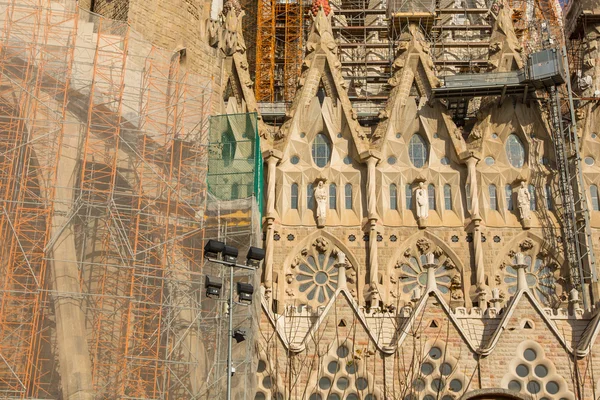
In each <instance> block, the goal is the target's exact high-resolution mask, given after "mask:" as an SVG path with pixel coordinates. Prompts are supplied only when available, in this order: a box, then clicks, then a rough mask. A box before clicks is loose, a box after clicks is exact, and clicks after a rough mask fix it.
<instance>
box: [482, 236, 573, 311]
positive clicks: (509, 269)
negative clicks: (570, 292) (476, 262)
mask: <svg viewBox="0 0 600 400" xmlns="http://www.w3.org/2000/svg"><path fill="white" fill-rule="evenodd" d="M517 252H521V253H524V254H525V255H526V259H527V260H528V261H526V263H527V264H529V267H528V269H527V270H526V271H527V276H528V282H529V279H531V280H532V283H530V289H531V291H532V294H533V295H534V296H535V297H536V298H537V299H538V300H539V301H540V302H541V303H542V304H544V305H545V306H550V307H557V306H558V302H559V298H560V297H561V296H564V295H566V292H564V290H563V289H564V288H563V287H562V285H561V284H559V283H558V280H557V275H564V274H562V273H561V269H562V268H563V267H564V264H565V260H564V257H563V255H562V254H560V253H557V252H556V251H555V250H554V248H553V246H550V245H548V243H547V241H546V240H545V239H543V238H542V237H540V236H539V235H537V234H535V233H533V232H531V231H523V232H521V233H520V234H518V235H517V236H515V237H514V238H513V239H512V240H510V241H509V242H508V243H507V244H505V245H504V246H503V247H502V249H501V250H500V251H499V252H498V253H497V254H496V256H495V263H494V264H493V266H492V270H491V273H492V276H493V277H494V283H495V285H496V287H498V288H500V298H501V299H503V300H504V301H508V298H509V297H510V295H513V294H514V293H515V291H516V289H515V288H516V275H517V272H516V270H514V268H513V265H512V262H510V261H509V259H510V258H511V257H513V256H514V254H515V253H517ZM534 275H535V277H534ZM542 276H544V280H543V282H542V280H541V277H542ZM534 280H535V281H536V282H537V283H533V281H534ZM546 281H547V283H548V284H547V285H546ZM550 281H552V282H550ZM538 283H539V285H538ZM540 285H541V286H544V287H550V286H551V287H552V288H553V289H552V297H554V296H556V298H553V299H551V300H549V299H545V296H544V294H543V292H544V287H541V286H540ZM537 288H539V289H540V290H539V291H538V290H537ZM548 293H550V292H548Z"/></svg>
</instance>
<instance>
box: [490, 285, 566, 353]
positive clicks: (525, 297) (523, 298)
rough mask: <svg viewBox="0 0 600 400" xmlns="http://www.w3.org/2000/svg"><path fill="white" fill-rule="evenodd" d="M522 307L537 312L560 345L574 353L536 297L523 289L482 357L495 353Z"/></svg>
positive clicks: (517, 294)
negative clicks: (499, 342) (497, 345)
mask: <svg viewBox="0 0 600 400" xmlns="http://www.w3.org/2000/svg"><path fill="white" fill-rule="evenodd" d="M527 301H528V302H529V305H525V304H523V302H527ZM521 307H525V309H526V310H531V309H533V310H535V311H536V312H537V314H538V315H539V317H540V318H541V320H542V321H543V322H544V323H545V325H546V326H547V327H548V329H550V331H551V332H552V333H553V334H554V335H555V336H556V338H557V339H558V341H559V342H560V344H561V345H562V346H563V347H564V348H565V349H566V350H567V351H568V352H569V353H573V349H572V348H571V346H569V344H567V342H566V340H565V338H564V337H563V336H562V335H561V334H560V331H559V330H558V328H557V326H556V324H555V323H554V322H553V321H552V320H551V319H550V318H549V317H548V315H546V313H545V312H544V309H543V307H542V305H541V304H540V303H539V302H538V301H537V300H536V298H535V296H533V295H532V294H531V293H530V292H529V290H525V289H521V290H519V291H518V292H517V293H516V294H515V296H514V297H513V298H512V299H511V300H510V302H509V303H508V304H507V306H506V308H505V310H504V314H503V316H502V320H501V322H500V325H498V329H497V330H496V332H495V333H494V335H493V336H492V338H491V340H490V343H489V345H488V346H487V347H486V348H484V349H480V350H479V353H480V354H481V355H484V356H487V355H489V354H491V353H492V352H493V350H494V348H495V347H496V344H497V343H498V341H499V340H500V337H501V336H502V333H503V332H504V331H505V330H506V329H507V327H508V324H509V323H510V322H511V321H512V317H513V314H514V313H515V310H517V309H519V308H521Z"/></svg>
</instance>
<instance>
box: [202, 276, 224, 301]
mask: <svg viewBox="0 0 600 400" xmlns="http://www.w3.org/2000/svg"><path fill="white" fill-rule="evenodd" d="M204 286H205V287H206V297H210V298H218V297H219V296H220V295H221V288H222V287H223V281H222V280H221V279H219V278H214V277H211V276H208V275H207V276H206V281H205V282H204Z"/></svg>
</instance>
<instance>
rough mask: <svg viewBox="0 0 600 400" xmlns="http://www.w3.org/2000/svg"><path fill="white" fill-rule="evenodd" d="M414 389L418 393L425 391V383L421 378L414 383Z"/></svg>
mask: <svg viewBox="0 0 600 400" xmlns="http://www.w3.org/2000/svg"><path fill="white" fill-rule="evenodd" d="M413 388H414V389H415V390H416V391H417V392H420V391H421V390H423V389H425V381H424V380H423V379H421V378H417V379H415V380H414V381H413Z"/></svg>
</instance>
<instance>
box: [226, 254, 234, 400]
mask: <svg viewBox="0 0 600 400" xmlns="http://www.w3.org/2000/svg"><path fill="white" fill-rule="evenodd" d="M227 304H228V309H227V311H228V312H229V337H228V338H227V400H231V375H232V373H233V358H232V357H231V352H232V351H231V350H232V347H233V341H232V339H233V266H232V265H230V266H229V300H228V302H227Z"/></svg>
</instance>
